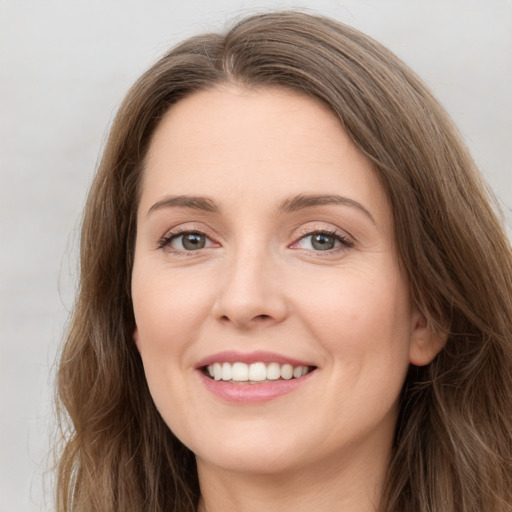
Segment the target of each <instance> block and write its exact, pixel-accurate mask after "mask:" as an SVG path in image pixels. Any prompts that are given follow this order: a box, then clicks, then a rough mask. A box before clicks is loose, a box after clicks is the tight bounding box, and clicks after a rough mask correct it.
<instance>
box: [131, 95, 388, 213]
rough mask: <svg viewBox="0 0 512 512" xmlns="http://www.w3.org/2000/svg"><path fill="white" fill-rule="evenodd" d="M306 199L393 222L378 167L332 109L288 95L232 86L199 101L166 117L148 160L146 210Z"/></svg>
mask: <svg viewBox="0 0 512 512" xmlns="http://www.w3.org/2000/svg"><path fill="white" fill-rule="evenodd" d="M304 193H308V194H315V193H318V194H329V193H337V194H342V195H344V196H349V197H350V198H351V199H353V200H356V201H361V202H365V203H366V204H369V208H370V209H374V210H377V212H376V215H377V216H379V217H382V216H383V215H386V216H389V210H390V208H389V205H388V201H387V198H386V197H385V193H384V190H383V187H382V186H381V184H380V182H379V180H378V178H377V176H376V173H375V171H374V169H373V168H372V165H371V164H370V162H369V161H368V160H367V159H366V157H365V156H364V155H363V154H362V153H361V152H360V151H359V150H358V149H357V148H356V146H355V145H354V144H353V142H352V141H351V139H350V138H349V137H348V135H347V134H346V132H345V131H344V130H343V128H342V126H341V123H340V122H339V120H338V119H337V118H336V116H335V115H334V114H333V113H332V112H331V111H330V110H329V109H328V108H327V107H326V106H324V105H323V104H322V103H320V102H319V101H317V100H315V99H312V98H310V97H308V96H306V95H302V94H299V93H296V92H293V91H289V90H286V89H280V88H261V89H256V90H254V89H251V90H248V89H245V88H241V87H237V86H233V85H230V86H224V87H222V88H216V89H212V90H207V91H201V92H197V93H194V94H192V95H191V96H189V97H187V98H185V99H184V100H182V101H180V102H178V103H177V104H176V105H174V106H173V107H172V108H171V109H170V110H169V111H168V112H167V113H166V114H165V116H164V117H163V119H162V121H161V122H160V124H159V126H158V127H157V129H156V131H155V133H154V136H153V139H152V141H151V144H150V148H149V151H148V155H147V158H146V166H145V170H144V178H143V188H142V202H144V201H147V200H156V199H158V196H163V195H166V194H192V195H196V196H197V195H204V196H208V197H210V196H217V197H218V198H219V199H220V200H225V201H228V200H229V199H230V198H231V199H236V197H237V195H238V198H239V199H240V201H243V202H244V204H247V205H249V204H253V205H254V204H256V203H257V204H258V205H261V203H262V201H264V200H265V201H268V202H271V201H279V200H280V199H282V197H284V196H290V195H296V194H304ZM148 196H149V199H148ZM141 206H143V205H141ZM146 206H148V205H146ZM149 206H150V205H149Z"/></svg>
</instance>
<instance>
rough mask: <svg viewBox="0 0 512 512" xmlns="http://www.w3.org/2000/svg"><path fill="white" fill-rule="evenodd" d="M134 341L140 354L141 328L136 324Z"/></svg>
mask: <svg viewBox="0 0 512 512" xmlns="http://www.w3.org/2000/svg"><path fill="white" fill-rule="evenodd" d="M133 341H134V342H135V346H136V347H137V350H138V351H139V354H140V338H139V328H138V327H137V326H135V330H134V331H133Z"/></svg>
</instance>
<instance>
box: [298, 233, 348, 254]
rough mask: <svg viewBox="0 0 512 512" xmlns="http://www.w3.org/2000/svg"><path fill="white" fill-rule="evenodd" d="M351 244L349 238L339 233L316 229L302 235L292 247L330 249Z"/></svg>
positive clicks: (315, 249) (313, 249) (314, 249)
mask: <svg viewBox="0 0 512 512" xmlns="http://www.w3.org/2000/svg"><path fill="white" fill-rule="evenodd" d="M353 245H354V244H353V243H352V242H351V241H350V240H348V239H347V238H345V237H344V236H342V235H340V234H337V233H330V232H326V231H317V232H315V233H308V234H307V235H305V236H303V237H302V238H300V239H299V240H298V241H297V242H295V244H293V247H294V248H299V249H306V250H312V251H332V250H336V249H338V248H341V247H352V246H353Z"/></svg>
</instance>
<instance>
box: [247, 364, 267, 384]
mask: <svg viewBox="0 0 512 512" xmlns="http://www.w3.org/2000/svg"><path fill="white" fill-rule="evenodd" d="M249 380H254V381H256V382H259V381H262V380H267V367H266V366H265V363H252V364H251V366H249Z"/></svg>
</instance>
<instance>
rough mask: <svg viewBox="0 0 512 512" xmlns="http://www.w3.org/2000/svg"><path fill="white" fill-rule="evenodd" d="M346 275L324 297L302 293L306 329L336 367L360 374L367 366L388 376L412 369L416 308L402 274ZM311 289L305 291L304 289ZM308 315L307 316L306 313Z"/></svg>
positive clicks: (327, 284)
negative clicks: (413, 313) (410, 355)
mask: <svg viewBox="0 0 512 512" xmlns="http://www.w3.org/2000/svg"><path fill="white" fill-rule="evenodd" d="M393 276H394V273H393V272H389V271H388V272H386V273H380V274H375V273H371V274H370V273H364V272H361V273H359V272H358V273H354V274H349V273H346V274H345V275H344V276H343V278H342V279H339V280H336V281H335V280H331V281H328V282H327V281H326V282H325V283H324V286H322V287H321V292H320V293H311V292H310V293H303V297H302V301H301V308H302V310H303V311H304V312H305V313H304V315H303V317H304V318H307V324H308V325H307V327H308V329H309V330H310V331H312V332H313V333H314V334H315V337H316V338H317V339H318V340H319V341H321V343H322V344H323V345H324V348H325V349H326V351H327V352H328V353H329V354H330V356H331V358H332V362H333V364H343V365H344V366H345V368H346V365H347V364H349V363H350V364H351V365H352V366H353V370H354V372H355V371H363V370H364V369H365V365H366V366H368V367H369V365H373V366H372V369H373V370H375V371H377V372H379V373H380V372H381V371H382V372H384V371H386V370H390V369H395V368H396V369H398V368H400V372H401V373H402V370H403V368H407V365H408V351H409V343H410V339H411V335H412V331H411V310H410V305H409V294H408V290H407V286H406V285H405V283H404V282H403V281H402V280H401V279H400V278H399V276H398V275H396V277H393ZM308 289H309V290H311V288H308V287H304V290H308ZM306 312H307V313H306Z"/></svg>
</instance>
